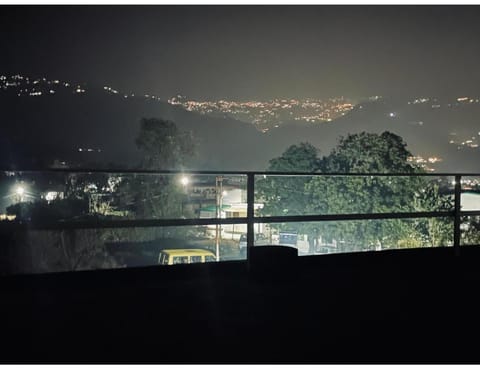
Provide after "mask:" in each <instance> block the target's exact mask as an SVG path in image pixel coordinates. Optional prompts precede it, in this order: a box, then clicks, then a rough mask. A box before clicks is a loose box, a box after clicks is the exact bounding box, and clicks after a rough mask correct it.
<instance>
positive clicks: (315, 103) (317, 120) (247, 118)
mask: <svg viewBox="0 0 480 369" xmlns="http://www.w3.org/2000/svg"><path fill="white" fill-rule="evenodd" d="M93 90H96V91H97V92H100V93H106V94H109V95H115V96H118V97H119V98H122V99H145V100H148V101H158V102H163V103H168V104H170V105H173V106H179V107H182V108H184V109H185V110H187V111H191V112H195V113H198V114H201V115H208V116H213V117H222V118H232V119H235V120H238V121H242V122H246V123H250V124H252V125H254V126H255V128H256V129H257V130H258V131H260V132H262V133H264V134H268V133H270V132H271V131H272V130H274V129H276V128H279V127H281V126H285V125H291V124H295V123H301V124H304V125H305V124H307V125H308V124H312V125H319V124H321V125H323V124H329V123H331V122H334V121H335V120H337V119H339V118H342V117H343V116H346V115H347V114H348V113H350V112H351V111H352V110H353V109H364V107H365V104H366V103H368V102H375V101H381V100H382V99H384V97H382V96H379V95H376V96H369V97H366V98H363V99H353V98H350V97H345V96H339V97H331V98H326V99H316V98H306V99H297V98H289V99H287V98H284V99H281V98H273V99H270V100H264V101H258V100H249V101H239V100H231V99H220V100H199V99H192V98H188V97H186V96H183V95H180V94H178V95H176V96H174V97H171V98H169V99H161V98H160V97H159V96H157V95H155V94H144V93H143V94H142V93H133V92H122V91H119V90H118V89H116V88H114V87H112V86H98V87H89V85H87V84H85V83H74V82H70V81H63V80H59V79H49V78H46V77H41V78H31V77H28V76H23V75H20V74H16V75H11V76H7V75H0V91H3V92H5V93H7V94H10V95H16V96H18V97H29V98H30V97H31V98H39V97H46V96H54V95H56V94H77V95H83V94H88V93H89V92H90V91H93ZM474 104H480V98H478V97H472V96H458V97H456V98H454V99H450V100H440V99H438V98H436V97H415V98H411V99H409V100H408V101H407V100H406V101H405V102H404V106H405V107H407V106H412V105H422V106H425V107H427V108H428V109H432V110H436V109H458V108H461V107H466V106H468V105H474ZM398 114H399V113H398V112H397V111H391V112H389V113H388V114H387V118H388V119H391V120H395V119H398V118H399V116H398ZM408 123H409V124H413V125H418V126H422V125H423V124H424V122H423V121H422V120H421V119H417V120H415V121H411V122H408ZM479 138H480V131H479V132H470V134H469V135H465V133H463V134H462V133H457V132H455V131H454V130H452V131H451V132H450V133H449V137H446V138H445V139H446V140H448V144H449V145H452V146H455V148H456V150H462V149H464V148H470V149H475V148H478V147H479V144H480V143H479ZM75 151H79V152H83V151H85V152H93V151H95V152H101V151H102V149H101V148H97V147H95V148H91V147H86V148H85V147H78V148H75ZM409 161H410V162H412V163H415V164H417V165H419V166H421V167H423V168H424V169H425V170H427V171H430V172H433V171H435V164H437V163H440V162H442V161H443V158H442V157H440V156H439V155H438V154H437V153H431V154H430V155H426V156H420V155H415V156H412V157H411V158H409Z"/></svg>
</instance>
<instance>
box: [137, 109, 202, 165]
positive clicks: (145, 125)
mask: <svg viewBox="0 0 480 369" xmlns="http://www.w3.org/2000/svg"><path fill="white" fill-rule="evenodd" d="M135 142H136V144H137V147H138V149H139V150H140V151H141V152H142V155H143V159H142V163H141V165H140V167H141V168H142V169H154V170H166V169H181V168H182V167H183V166H184V165H185V164H186V163H187V162H188V160H189V159H191V158H192V157H193V156H194V154H195V141H194V138H193V134H192V133H191V132H186V131H181V130H179V129H178V127H177V125H176V124H175V123H174V122H171V121H168V120H162V119H157V118H149V119H147V118H143V119H142V120H141V121H140V133H139V135H138V137H137V139H136V140H135Z"/></svg>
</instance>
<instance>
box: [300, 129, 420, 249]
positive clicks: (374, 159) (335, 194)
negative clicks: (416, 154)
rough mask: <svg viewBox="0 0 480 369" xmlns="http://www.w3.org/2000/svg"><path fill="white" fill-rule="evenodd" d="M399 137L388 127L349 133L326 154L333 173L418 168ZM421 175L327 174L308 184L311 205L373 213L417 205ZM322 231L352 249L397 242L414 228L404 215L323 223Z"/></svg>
mask: <svg viewBox="0 0 480 369" xmlns="http://www.w3.org/2000/svg"><path fill="white" fill-rule="evenodd" d="M406 146H407V145H406V143H405V142H404V141H403V140H402V138H401V137H399V136H397V135H395V134H393V133H390V132H384V133H382V134H380V135H378V134H373V133H365V132H362V133H359V134H351V135H348V136H347V137H342V138H340V141H339V144H338V145H337V147H336V148H334V149H333V150H332V152H331V154H330V155H329V156H328V157H326V158H325V160H324V171H325V172H330V173H383V174H388V173H402V174H403V173H405V174H412V173H420V172H421V170H420V169H419V168H417V167H415V166H413V165H411V164H410V163H409V162H408V160H407V159H408V157H410V156H411V153H410V152H409V151H408V150H407V149H406ZM422 185H423V180H422V178H420V177H416V176H368V175H367V176H365V175H363V176H358V177H357V176H341V175H340V176H324V177H315V178H314V179H312V181H310V182H309V184H308V190H309V191H310V192H311V201H310V202H309V205H308V207H307V209H308V211H310V212H316V213H320V214H342V213H343V214H348V213H357V214H362V213H363V214H370V213H388V212H409V211H414V210H415V202H414V199H415V195H416V194H417V193H419V191H421V187H422ZM320 228H321V233H323V234H326V235H327V236H328V237H330V238H334V239H336V240H341V241H342V244H343V245H344V247H345V249H346V250H347V251H348V250H350V251H353V250H363V249H383V248H388V247H395V246H396V245H397V243H398V241H399V240H401V239H402V238H403V237H404V236H405V235H406V234H408V233H409V232H410V231H411V224H410V223H409V222H407V221H404V220H400V219H391V220H385V221H384V220H362V221H350V222H345V221H340V222H337V223H336V224H334V225H332V224H324V223H322V224H320Z"/></svg>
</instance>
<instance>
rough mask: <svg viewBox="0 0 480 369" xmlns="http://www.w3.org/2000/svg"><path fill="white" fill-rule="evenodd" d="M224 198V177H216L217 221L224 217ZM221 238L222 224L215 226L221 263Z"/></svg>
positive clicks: (217, 256) (218, 256)
mask: <svg viewBox="0 0 480 369" xmlns="http://www.w3.org/2000/svg"><path fill="white" fill-rule="evenodd" d="M222 197H223V177H222V176H217V177H215V200H216V201H215V203H216V210H217V211H216V216H217V219H219V218H221V217H222V200H223V199H222ZM220 237H221V228H220V224H218V223H217V224H216V225H215V250H216V258H217V261H220Z"/></svg>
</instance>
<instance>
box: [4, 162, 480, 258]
mask: <svg viewBox="0 0 480 369" xmlns="http://www.w3.org/2000/svg"><path fill="white" fill-rule="evenodd" d="M7 172H8V173H10V174H11V175H17V176H20V177H22V178H26V177H28V178H31V177H32V176H33V177H34V176H48V175H57V176H58V175H65V176H67V175H97V174H101V175H106V176H123V177H127V176H150V177H151V176H190V177H194V176H207V177H215V178H217V179H218V178H225V177H228V176H235V177H236V178H241V179H244V183H245V190H246V205H247V206H246V208H247V209H246V215H245V216H238V217H231V218H224V217H221V215H220V214H221V213H219V212H218V211H217V212H216V214H215V216H214V217H209V218H198V217H196V218H193V217H192V218H186V219H185V218H183V217H168V216H167V217H155V218H153V217H152V218H147V219H117V218H116V219H104V218H102V219H94V218H93V219H92V218H89V219H65V220H54V221H51V220H43V219H38V218H37V219H32V220H13V221H2V222H0V226H1V228H2V229H3V230H5V229H8V230H21V229H28V230H54V231H55V230H82V229H100V228H110V229H121V228H145V227H147V228H148V227H171V226H175V227H176V226H212V225H238V224H243V225H245V224H246V234H247V259H248V257H249V250H251V248H252V247H253V246H254V245H255V228H254V227H255V224H258V223H262V224H274V223H286V224H290V223H302V222H325V221H336V222H337V221H339V222H341V221H356V220H362V221H365V220H389V219H416V218H450V219H452V220H453V226H452V227H453V229H451V231H452V232H453V248H454V249H455V252H456V253H457V254H458V253H459V251H460V244H461V241H460V239H461V223H462V217H472V216H480V208H479V209H478V210H462V208H461V194H462V181H463V179H464V178H466V177H479V178H480V174H478V173H461V174H458V173H422V174H418V173H304V172H260V171H258V172H256V171H255V172H254V171H248V172H247V171H230V172H225V171H219V172H217V171H148V170H143V171H139V170H122V171H118V170H96V169H81V170H72V169H50V170H41V171H38V170H16V171H13V172H12V171H9V170H7V171H4V173H7ZM266 177H280V178H281V177H285V178H286V177H289V178H297V179H298V178H315V177H331V178H335V177H343V178H350V177H370V178H376V177H392V178H395V177H419V178H420V177H425V178H428V177H439V178H447V179H449V181H450V184H452V185H453V188H452V191H451V194H450V196H451V198H452V200H453V201H452V202H453V208H452V209H448V210H433V211H406V212H402V211H393V212H365V213H361V212H360V213H350V212H345V213H335V214H330V213H328V214H304V215H288V214H287V215H268V216H266V215H259V214H256V213H255V204H256V203H259V202H260V200H261V199H259V198H256V196H255V193H256V188H255V186H256V181H257V180H258V179H262V178H266ZM237 182H238V181H237ZM240 182H241V181H240ZM217 192H218V190H217ZM194 197H195V196H192V198H194ZM197 197H198V196H197ZM256 200H257V201H256ZM217 205H218V198H217Z"/></svg>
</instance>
